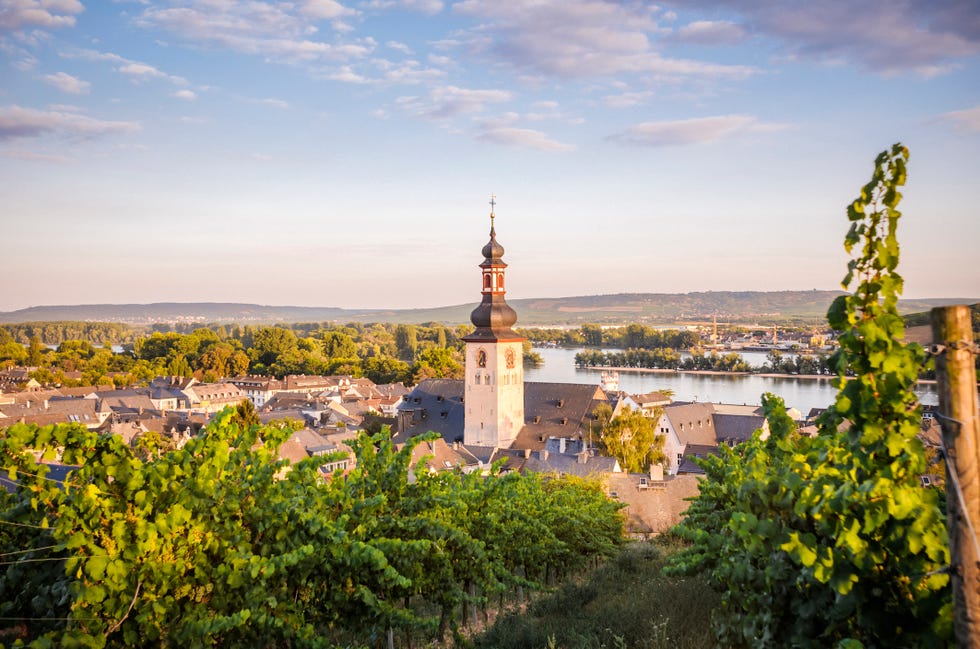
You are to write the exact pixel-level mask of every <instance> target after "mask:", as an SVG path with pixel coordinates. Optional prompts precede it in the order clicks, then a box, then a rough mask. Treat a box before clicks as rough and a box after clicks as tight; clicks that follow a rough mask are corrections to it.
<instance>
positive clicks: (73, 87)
mask: <svg viewBox="0 0 980 649" xmlns="http://www.w3.org/2000/svg"><path fill="white" fill-rule="evenodd" d="M44 80H45V81H46V82H47V83H50V84H51V85H52V86H54V87H55V88H57V89H58V90H60V91H61V92H67V93H68V94H70V95H84V94H88V91H89V89H91V87H92V84H90V83H89V82H88V81H82V80H81V79H78V78H76V77H73V76H71V75H70V74H68V73H66V72H57V73H55V74H46V75H44Z"/></svg>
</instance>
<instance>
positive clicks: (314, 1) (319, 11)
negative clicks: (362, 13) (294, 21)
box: [300, 0, 354, 20]
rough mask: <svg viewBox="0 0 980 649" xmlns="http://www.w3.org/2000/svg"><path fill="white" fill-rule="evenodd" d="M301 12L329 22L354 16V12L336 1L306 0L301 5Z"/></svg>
mask: <svg viewBox="0 0 980 649" xmlns="http://www.w3.org/2000/svg"><path fill="white" fill-rule="evenodd" d="M300 12H302V13H303V14H305V15H307V16H311V17H313V18H321V19H328V20H329V19H333V18H341V17H343V16H350V15H352V14H354V11H352V10H351V9H348V8H347V7H345V6H344V5H342V4H340V3H339V2H336V1H335V0H306V1H305V2H303V4H302V5H301V7H300Z"/></svg>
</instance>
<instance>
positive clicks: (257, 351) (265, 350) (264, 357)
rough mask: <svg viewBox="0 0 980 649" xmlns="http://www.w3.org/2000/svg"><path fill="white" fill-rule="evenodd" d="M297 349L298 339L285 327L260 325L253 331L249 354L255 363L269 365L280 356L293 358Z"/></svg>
mask: <svg viewBox="0 0 980 649" xmlns="http://www.w3.org/2000/svg"><path fill="white" fill-rule="evenodd" d="M298 351H299V341H298V339H297V338H296V334H294V333H293V332H292V331H290V330H289V329H286V328H285V327H262V328H260V329H259V330H258V331H256V332H255V335H254V337H253V339H252V346H251V349H249V355H250V356H251V357H252V360H253V361H254V362H255V363H261V364H262V365H265V366H269V365H272V364H273V363H275V362H276V361H278V360H280V359H281V358H294V357H296V355H297V352H298Z"/></svg>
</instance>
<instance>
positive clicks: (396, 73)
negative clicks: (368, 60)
mask: <svg viewBox="0 0 980 649" xmlns="http://www.w3.org/2000/svg"><path fill="white" fill-rule="evenodd" d="M373 63H374V65H375V66H376V67H377V68H378V69H379V70H380V71H381V76H382V78H383V80H384V81H386V82H388V83H396V84H402V85H406V84H407V85H411V84H418V83H426V82H433V81H437V80H439V79H441V78H443V77H444V76H446V73H445V72H444V71H443V70H440V69H438V68H430V67H422V65H421V64H420V63H419V62H418V61H414V60H406V61H398V62H392V61H388V60H386V59H377V60H375V61H373Z"/></svg>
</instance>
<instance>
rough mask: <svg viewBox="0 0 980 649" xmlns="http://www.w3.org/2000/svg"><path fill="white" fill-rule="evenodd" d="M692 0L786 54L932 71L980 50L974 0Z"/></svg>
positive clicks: (886, 69)
mask: <svg viewBox="0 0 980 649" xmlns="http://www.w3.org/2000/svg"><path fill="white" fill-rule="evenodd" d="M692 4H693V5H696V6H700V7H702V8H708V9H710V10H721V11H725V12H726V13H731V12H735V13H737V14H739V15H740V17H741V21H740V22H741V23H742V25H743V26H744V27H745V28H746V29H747V30H749V31H750V32H751V33H753V34H754V35H756V36H759V35H764V36H767V37H770V38H774V39H776V40H778V41H781V42H782V44H783V47H784V48H785V49H786V50H787V52H788V53H790V54H791V55H794V56H799V57H805V58H811V59H817V60H825V61H834V62H839V61H846V62H848V63H853V64H856V65H858V66H859V67H862V68H864V69H867V70H870V71H873V72H876V73H880V74H885V75H889V74H898V73H903V72H909V71H912V72H916V73H918V74H920V75H923V76H933V75H936V74H941V73H944V72H946V71H949V70H950V69H952V68H953V67H955V62H956V60H957V59H959V58H964V57H969V56H973V55H976V54H977V53H980V13H978V11H977V4H976V0H943V1H941V2H912V1H905V2H896V1H895V0H863V1H862V2H853V0H824V1H823V2H799V3H782V4H780V5H779V6H778V8H774V7H773V5H772V3H770V2H768V1H766V0H701V1H700V2H697V1H695V2H689V3H685V5H684V6H685V7H686V8H688V9H690V7H691V5H692Z"/></svg>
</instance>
